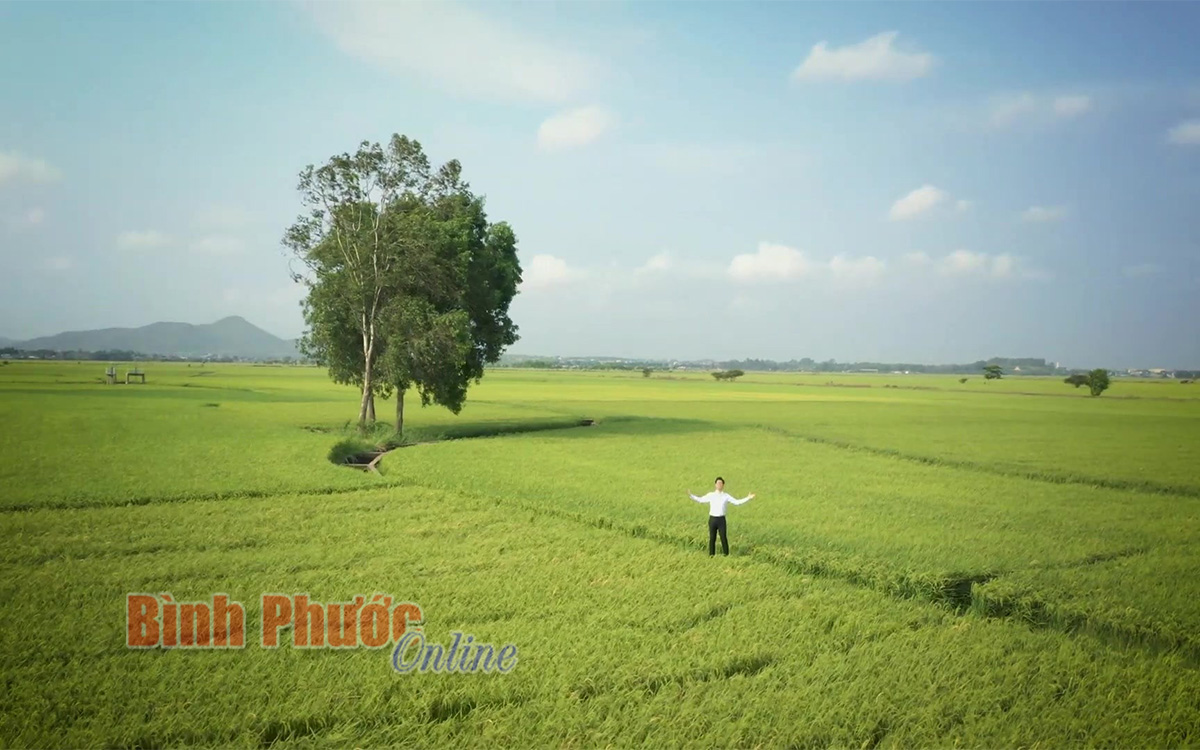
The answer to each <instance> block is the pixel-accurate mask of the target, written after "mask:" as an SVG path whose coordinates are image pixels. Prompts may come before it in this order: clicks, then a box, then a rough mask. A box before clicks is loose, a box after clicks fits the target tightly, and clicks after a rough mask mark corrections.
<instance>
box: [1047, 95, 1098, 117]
mask: <svg viewBox="0 0 1200 750" xmlns="http://www.w3.org/2000/svg"><path fill="white" fill-rule="evenodd" d="M1091 108H1092V99H1091V97H1089V96H1084V95H1082V94H1075V95H1072V96H1059V97H1055V99H1054V114H1056V115H1058V116H1059V117H1078V116H1079V115H1082V114H1084V113H1085V112H1087V111H1089V110H1090V109H1091Z"/></svg>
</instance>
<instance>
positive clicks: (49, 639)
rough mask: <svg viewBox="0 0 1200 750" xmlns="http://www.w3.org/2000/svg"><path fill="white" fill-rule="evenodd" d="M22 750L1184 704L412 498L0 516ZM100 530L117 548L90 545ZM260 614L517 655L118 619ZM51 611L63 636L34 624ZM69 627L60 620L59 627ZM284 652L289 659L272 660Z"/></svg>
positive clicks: (829, 722) (468, 735) (966, 729)
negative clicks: (154, 608)
mask: <svg viewBox="0 0 1200 750" xmlns="http://www.w3.org/2000/svg"><path fill="white" fill-rule="evenodd" d="M7 526H8V528H7V532H8V533H9V534H13V535H16V536H17V537H19V538H20V539H22V540H23V543H22V544H21V545H20V546H19V547H13V546H8V547H6V548H5V551H4V560H3V568H4V572H5V576H4V578H3V581H4V583H3V584H2V586H3V588H0V591H2V592H3V597H2V599H3V601H5V602H6V603H7V604H6V605H5V608H6V612H5V615H6V617H5V622H6V627H5V629H4V630H3V632H2V635H0V638H2V641H0V660H2V662H0V663H2V664H3V669H4V673H5V675H6V680H7V684H8V686H9V689H8V690H6V691H5V694H4V697H3V698H2V699H0V700H2V701H3V710H0V717H2V718H0V737H3V738H4V739H5V744H6V745H16V746H45V745H55V746H72V747H75V746H100V745H103V746H117V747H131V746H167V745H172V746H173V745H181V744H183V745H192V744H204V745H222V746H225V745H229V746H243V747H245V746H261V745H267V744H272V743H274V742H276V741H278V742H284V743H287V742H289V741H290V742H302V741H309V742H311V741H316V742H318V743H321V744H326V743H328V744H338V745H341V744H354V745H358V746H364V745H382V744H400V745H405V746H423V747H428V746H439V747H440V746H444V745H452V746H478V745H480V744H494V743H500V744H504V745H508V746H513V745H516V746H546V745H589V746H591V745H605V744H618V745H628V744H635V743H643V742H644V743H649V744H653V745H655V746H663V745H679V744H693V743H696V742H700V741H702V742H703V743H704V744H705V745H717V746H722V747H724V746H757V745H770V746H787V745H790V746H811V747H826V746H830V745H834V746H839V747H862V746H866V745H874V744H876V743H878V744H879V745H880V746H883V747H911V746H914V745H938V746H942V745H954V744H961V745H968V746H984V745H986V746H1008V745H1023V746H1031V745H1041V746H1055V747H1058V746H1064V745H1077V744H1088V745H1097V744H1100V745H1126V746H1128V745H1137V746H1168V745H1169V746H1175V745H1182V744H1187V743H1189V742H1194V741H1195V739H1196V737H1198V736H1200V734H1198V733H1200V715H1198V714H1197V713H1196V712H1195V710H1194V706H1195V705H1196V701H1197V700H1200V682H1197V680H1196V678H1195V672H1194V671H1193V670H1190V669H1187V668H1181V665H1180V664H1179V663H1178V662H1177V661H1175V660H1173V659H1171V658H1156V659H1148V658H1146V657H1145V656H1143V655H1141V654H1139V653H1136V652H1130V651H1120V650H1112V649H1110V648H1108V647H1106V646H1105V645H1104V644H1102V643H1098V642H1094V641H1091V640H1088V639H1086V638H1084V639H1073V638H1068V637H1066V636H1064V635H1062V634H1058V633H1054V632H1046V631H1032V630H1029V629H1028V628H1025V627H1023V626H1022V625H1020V624H1019V623H1015V622H1011V621H987V620H977V619H971V618H963V617H959V616H956V615H955V614H954V613H953V612H951V611H949V610H946V609H944V608H938V607H930V606H925V605H921V604H918V603H915V602H902V601H897V600H895V599H892V598H890V597H887V596H885V595H882V594H879V593H876V592H872V591H870V590H866V589H863V588H860V587H855V586H852V585H849V584H845V583H842V582H838V581H831V580H827V579H824V578H821V577H812V576H801V575H796V574H794V573H791V572H789V571H788V570H786V569H785V568H781V567H779V566H775V565H772V564H769V563H763V562H758V561H755V560H753V559H748V558H731V559H729V560H724V559H718V560H710V559H709V558H708V557H707V556H698V555H695V554H691V553H689V552H687V551H685V550H682V549H679V548H677V547H672V546H670V545H663V544H661V543H659V542H656V541H654V540H651V539H635V538H632V537H630V536H627V535H624V534H614V533H613V532H611V531H606V530H603V529H596V528H589V527H587V526H583V525H580V524H577V523H573V522H571V521H568V520H564V519H559V518H555V517H553V516H547V515H543V514H538V513H530V512H525V511H521V510H518V509H516V508H513V507H511V506H509V505H507V504H506V503H503V502H501V503H496V502H493V501H489V500H478V499H472V498H464V497H460V496H456V495H454V494H448V493H443V492H438V491H431V490H409V491H406V492H403V493H401V492H396V491H393V490H376V491H372V492H366V493H356V494H353V495H347V496H334V497H327V496H292V497H289V498H287V502H286V503H282V502H279V501H276V500H272V499H265V498H264V499H243V500H231V501H225V502H201V503H187V504H166V505H152V506H147V507H139V508H130V509H88V510H67V511H35V512H31V513H23V514H19V515H17V516H13V517H10V518H8V521H7ZM114 527H120V528H121V529H122V532H123V533H122V534H121V535H120V538H119V540H117V539H114V538H113V535H112V534H111V533H110V532H109V531H108V530H109V529H111V528H114ZM128 590H138V591H169V592H171V593H172V594H174V595H175V596H176V598H180V599H186V598H189V597H198V598H202V597H206V596H208V595H209V593H210V592H213V591H218V590H220V591H225V592H228V593H229V594H230V595H231V596H232V597H233V598H234V599H235V600H239V601H243V602H246V604H247V609H248V613H247V619H248V621H249V622H250V623H251V626H252V629H253V626H254V625H255V624H256V623H258V622H260V613H259V611H258V609H257V605H256V599H257V596H258V594H259V593H261V592H263V591H287V592H307V593H309V594H310V595H311V596H312V597H313V598H316V599H318V600H321V601H327V602H328V601H344V600H347V599H349V598H351V597H353V596H354V595H356V594H363V595H370V593H371V592H374V591H384V592H387V593H391V594H393V595H395V596H396V597H397V598H404V599H411V600H412V601H416V602H418V603H420V604H421V605H422V606H423V609H424V613H425V619H426V626H425V627H426V633H427V635H428V637H429V638H430V640H432V641H434V642H442V643H444V642H446V641H447V640H448V639H449V633H450V632H451V631H452V630H458V631H461V632H467V633H470V634H472V635H473V636H475V638H476V640H478V641H484V642H492V643H497V644H499V643H508V642H513V643H515V644H516V645H517V646H518V648H519V662H518V665H517V667H516V669H515V670H514V671H513V672H512V673H511V674H509V675H506V676H500V675H491V676H484V675H470V674H467V675H440V676H434V675H403V676H401V675H396V674H394V673H392V672H391V671H390V667H389V655H388V653H387V652H386V651H383V652H380V651H369V650H366V649H361V650H356V651H351V652H334V651H329V650H322V651H298V650H294V649H292V648H289V647H287V646H286V645H285V647H283V648H280V649H278V650H266V649H262V648H260V647H258V646H257V645H254V644H253V643H252V644H251V645H249V646H248V647H247V648H246V649H245V650H243V651H238V652H233V653H228V652H226V653H220V652H211V651H210V652H185V651H172V652H140V651H128V650H126V649H124V648H123V647H122V646H121V645H120V644H121V642H122V638H123V627H124V618H123V606H124V603H123V595H124V593H125V592H126V591H128ZM48 612H58V613H61V614H62V615H64V616H59V617H47V616H46V614H47V613H48ZM67 613H69V615H68V614H67ZM285 643H286V642H285Z"/></svg>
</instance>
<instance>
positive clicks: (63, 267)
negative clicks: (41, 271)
mask: <svg viewBox="0 0 1200 750" xmlns="http://www.w3.org/2000/svg"><path fill="white" fill-rule="evenodd" d="M74 265H75V263H74V261H72V260H71V259H70V258H67V257H63V256H58V257H55V258H48V259H47V260H46V268H48V269H50V270H51V271H69V270H70V269H71V268H72V267H73V266H74Z"/></svg>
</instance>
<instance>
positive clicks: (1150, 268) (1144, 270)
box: [1121, 263, 1163, 279]
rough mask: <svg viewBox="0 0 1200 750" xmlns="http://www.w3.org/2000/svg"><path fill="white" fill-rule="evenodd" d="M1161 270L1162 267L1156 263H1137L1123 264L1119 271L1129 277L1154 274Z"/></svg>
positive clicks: (1135, 277)
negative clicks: (1131, 264)
mask: <svg viewBox="0 0 1200 750" xmlns="http://www.w3.org/2000/svg"><path fill="white" fill-rule="evenodd" d="M1162 272H1163V267H1162V266H1160V265H1159V264H1157V263H1139V264H1138V265H1134V266H1125V267H1124V268H1122V269H1121V273H1122V274H1124V275H1125V276H1127V277H1128V278H1131V279H1137V278H1142V277H1145V276H1154V275H1156V274H1160V273H1162Z"/></svg>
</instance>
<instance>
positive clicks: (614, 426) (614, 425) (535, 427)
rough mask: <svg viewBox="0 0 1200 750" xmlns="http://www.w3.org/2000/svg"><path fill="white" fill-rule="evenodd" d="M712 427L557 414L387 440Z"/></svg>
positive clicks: (418, 431)
mask: <svg viewBox="0 0 1200 750" xmlns="http://www.w3.org/2000/svg"><path fill="white" fill-rule="evenodd" d="M713 428H714V426H713V424H712V423H711V422H706V421H704V420H701V419H677V418H671V417H663V418H658V417H643V416H633V415H628V416H626V415H616V416H609V417H600V418H596V419H592V418H589V417H558V418H551V419H529V420H495V421H481V422H463V423H459V424H453V425H438V426H430V427H418V428H415V429H412V430H406V431H405V435H404V439H403V440H402V441H399V440H396V439H395V436H393V437H392V439H391V440H389V441H387V442H388V443H389V444H390V445H391V446H392V447H402V446H403V445H412V444H417V443H425V442H443V441H449V440H464V439H471V438H486V437H501V436H508V435H514V436H515V435H520V434H528V433H535V432H548V431H553V432H554V433H555V435H554V437H555V438H556V439H571V440H584V439H587V438H593V437H600V436H612V435H630V436H649V435H668V434H681V433H688V432H704V431H706V430H712V429H713Z"/></svg>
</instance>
